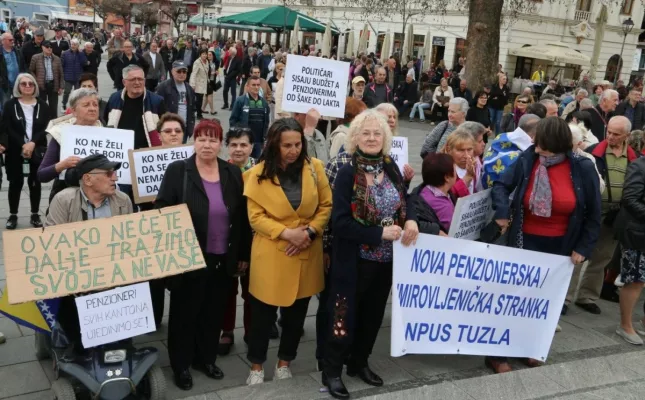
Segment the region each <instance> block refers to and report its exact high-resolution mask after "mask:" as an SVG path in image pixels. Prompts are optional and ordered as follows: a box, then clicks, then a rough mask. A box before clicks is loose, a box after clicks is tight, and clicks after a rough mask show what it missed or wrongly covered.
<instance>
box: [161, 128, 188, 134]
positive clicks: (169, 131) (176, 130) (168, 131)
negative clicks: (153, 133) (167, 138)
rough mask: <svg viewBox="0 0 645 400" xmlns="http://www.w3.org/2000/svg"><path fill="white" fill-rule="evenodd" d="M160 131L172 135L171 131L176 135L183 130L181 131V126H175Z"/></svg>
mask: <svg viewBox="0 0 645 400" xmlns="http://www.w3.org/2000/svg"><path fill="white" fill-rule="evenodd" d="M161 133H165V134H167V135H172V134H173V133H175V134H177V135H181V134H183V133H184V131H182V130H181V128H175V129H164V130H162V131H161Z"/></svg>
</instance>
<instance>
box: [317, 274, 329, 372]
mask: <svg viewBox="0 0 645 400" xmlns="http://www.w3.org/2000/svg"><path fill="white" fill-rule="evenodd" d="M329 325H330V323H329V272H328V273H326V274H325V288H324V289H323V291H322V292H320V295H319V297H318V310H317V311H316V360H323V359H324V358H325V346H327V336H329V335H328V333H329Z"/></svg>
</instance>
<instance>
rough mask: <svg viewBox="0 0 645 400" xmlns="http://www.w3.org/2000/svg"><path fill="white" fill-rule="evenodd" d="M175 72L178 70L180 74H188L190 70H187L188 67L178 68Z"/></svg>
mask: <svg viewBox="0 0 645 400" xmlns="http://www.w3.org/2000/svg"><path fill="white" fill-rule="evenodd" d="M175 72H176V73H178V74H187V73H188V70H187V69H178V70H177V71H175Z"/></svg>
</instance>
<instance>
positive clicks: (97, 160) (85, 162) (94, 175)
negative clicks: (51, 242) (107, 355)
mask: <svg viewBox="0 0 645 400" xmlns="http://www.w3.org/2000/svg"><path fill="white" fill-rule="evenodd" d="M120 168H121V163H120V162H112V161H110V160H108V159H107V157H106V156H104V155H103V154H94V155H91V156H88V157H85V158H83V159H82V160H79V161H78V163H77V164H76V167H75V168H74V169H73V170H72V171H71V172H72V173H73V174H74V176H75V177H76V178H77V179H78V180H77V182H79V183H78V186H74V187H70V188H67V189H65V190H63V191H62V192H60V193H58V195H56V196H55V197H54V198H53V200H52V202H51V204H50V206H49V213H48V214H47V218H46V220H45V227H50V226H56V225H63V224H69V223H72V222H80V221H85V220H94V219H100V218H110V217H116V216H119V215H127V214H132V203H131V202H130V200H129V199H128V196H127V195H125V194H124V193H122V192H120V191H119V190H117V188H116V181H117V179H118V176H117V174H116V171H117V170H119V169H120ZM75 299H76V296H74V295H69V296H64V297H62V298H60V305H59V308H58V314H57V315H56V323H57V324H60V326H61V328H62V329H63V331H64V332H65V336H66V338H67V340H68V341H69V343H70V344H71V345H72V346H73V349H74V350H75V351H76V353H77V354H78V355H81V354H83V353H82V352H83V350H84V347H83V344H82V340H81V327H80V322H79V316H78V310H77V308H76V300H75Z"/></svg>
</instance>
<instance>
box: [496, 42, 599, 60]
mask: <svg viewBox="0 0 645 400" xmlns="http://www.w3.org/2000/svg"><path fill="white" fill-rule="evenodd" d="M508 54H509V55H512V56H517V57H528V58H537V59H539V60H548V61H553V62H556V63H566V64H574V65H589V64H590V63H591V58H589V57H588V56H586V55H584V54H582V53H580V52H579V51H577V50H574V49H572V48H571V47H569V46H568V45H566V44H565V43H560V42H555V43H547V44H541V45H536V46H526V47H520V48H517V49H509V50H508Z"/></svg>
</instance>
